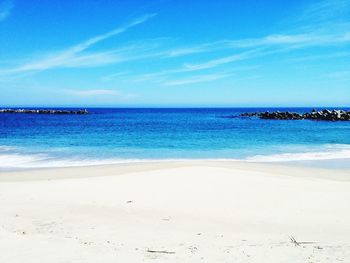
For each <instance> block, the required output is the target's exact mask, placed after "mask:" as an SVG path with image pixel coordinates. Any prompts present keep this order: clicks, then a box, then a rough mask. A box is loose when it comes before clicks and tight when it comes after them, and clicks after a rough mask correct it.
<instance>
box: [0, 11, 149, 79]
mask: <svg viewBox="0 0 350 263" xmlns="http://www.w3.org/2000/svg"><path fill="white" fill-rule="evenodd" d="M153 16H155V14H148V15H144V16H142V17H139V18H137V19H135V20H134V21H132V22H130V23H128V24H126V25H124V26H121V27H119V28H116V29H115V30H113V31H110V32H108V33H106V34H103V35H99V36H95V37H93V38H90V39H88V40H86V41H84V42H81V43H79V44H77V45H75V46H72V47H70V48H68V49H66V50H63V51H60V52H56V53H53V54H51V55H49V56H46V57H44V58H39V59H37V60H35V61H32V62H29V63H26V64H23V65H21V66H19V67H16V68H12V69H5V70H1V69H0V74H5V75H6V74H17V73H25V72H37V71H43V70H48V69H52V68H59V67H84V66H85V67H86V66H95V65H103V64H110V63H115V62H118V61H120V60H123V59H122V58H121V57H120V54H118V52H116V51H109V52H98V53H90V54H84V53H83V54H82V52H83V51H85V50H87V49H88V48H90V47H92V46H93V45H95V44H97V43H99V42H101V41H103V40H106V39H108V38H111V37H113V36H116V35H118V34H121V33H123V32H125V31H127V30H128V29H130V28H132V27H134V26H136V25H139V24H141V23H144V22H146V21H147V20H149V19H150V18H152V17H153Z"/></svg>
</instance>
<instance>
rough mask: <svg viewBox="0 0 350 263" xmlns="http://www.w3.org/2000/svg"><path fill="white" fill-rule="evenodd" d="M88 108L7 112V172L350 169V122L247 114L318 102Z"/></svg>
mask: <svg viewBox="0 0 350 263" xmlns="http://www.w3.org/2000/svg"><path fill="white" fill-rule="evenodd" d="M60 109H63V108H60ZM320 109H322V108H320ZM69 110H76V109H73V108H69ZM87 110H88V111H89V112H90V114H87V115H44V114H0V170H11V169H26V168H46V167H68V166H86V165H98V164H113V163H129V162H149V161H164V160H188V159H201V160H202V159H206V160H213V159H214V160H230V161H245V162H297V161H321V162H323V161H327V160H342V165H343V166H344V165H345V166H348V168H350V122H327V121H310V120H261V119H259V118H256V117H251V118H249V117H240V116H239V115H240V114H241V113H244V112H261V111H275V110H280V111H293V112H309V111H311V110H312V109H311V108H90V109H89V108H88V109H87ZM345 110H349V109H345Z"/></svg>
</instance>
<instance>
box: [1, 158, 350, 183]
mask: <svg viewBox="0 0 350 263" xmlns="http://www.w3.org/2000/svg"><path fill="white" fill-rule="evenodd" d="M335 160H336V159H335ZM345 160H349V159H345ZM327 161H328V160H327ZM319 162H321V160H318V161H312V162H311V163H312V164H311V165H310V164H305V163H304V162H303V161H290V162H250V161H249V162H248V161H238V160H229V159H217V160H216V159H181V160H152V161H149V160H147V161H140V162H139V161H135V162H125V163H114V164H113V163H112V164H93V165H82V166H64V167H38V168H23V169H20V170H7V171H1V170H0V182H1V181H11V180H46V179H68V178H83V177H99V176H113V175H120V174H129V173H134V172H147V171H157V170H163V169H169V168H179V167H197V166H201V167H222V168H228V169H237V170H243V171H253V172H268V173H271V174H279V175H287V176H297V177H298V176H301V175H302V176H305V177H313V178H324V179H329V180H340V181H350V168H336V169H334V168H333V167H332V166H327V165H326V167H322V166H320V165H316V163H319ZM98 171H102V173H103V174H102V175H98V173H97V172H98ZM62 173H64V175H58V174H62ZM297 174H301V175H297ZM330 174H331V175H330Z"/></svg>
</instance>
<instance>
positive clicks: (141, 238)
mask: <svg viewBox="0 0 350 263" xmlns="http://www.w3.org/2000/svg"><path fill="white" fill-rule="evenodd" d="M349 179H350V172H349V171H348V170H338V171H337V170H321V169H312V168H302V167H299V168H296V167H287V166H277V165H267V164H265V165H264V164H249V163H238V162H237V163H231V162H219V161H207V162H204V161H184V162H162V163H144V164H128V165H109V166H95V167H80V168H61V169H48V170H38V171H22V172H11V173H0V207H1V209H0V251H1V252H0V262H4V263H17V262H18V263H23V262H26V263H37V262H50V263H56V262H60V263H61V262H74V263H75V262H84V263H86V262H94V263H95V262H99V263H103V262H106V263H107V262H108V263H109V262H293V263H297V262H332V263H333V262H350V209H349V201H350V182H349Z"/></svg>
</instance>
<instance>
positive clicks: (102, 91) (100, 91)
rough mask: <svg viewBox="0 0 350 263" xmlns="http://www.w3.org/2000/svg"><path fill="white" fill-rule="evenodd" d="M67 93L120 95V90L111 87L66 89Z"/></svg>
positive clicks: (77, 94) (87, 95)
mask: <svg viewBox="0 0 350 263" xmlns="http://www.w3.org/2000/svg"><path fill="white" fill-rule="evenodd" d="M64 92H65V93H69V94H71V95H75V96H80V97H90V96H101V95H118V94H119V92H118V91H116V90H111V89H89V90H64Z"/></svg>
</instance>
